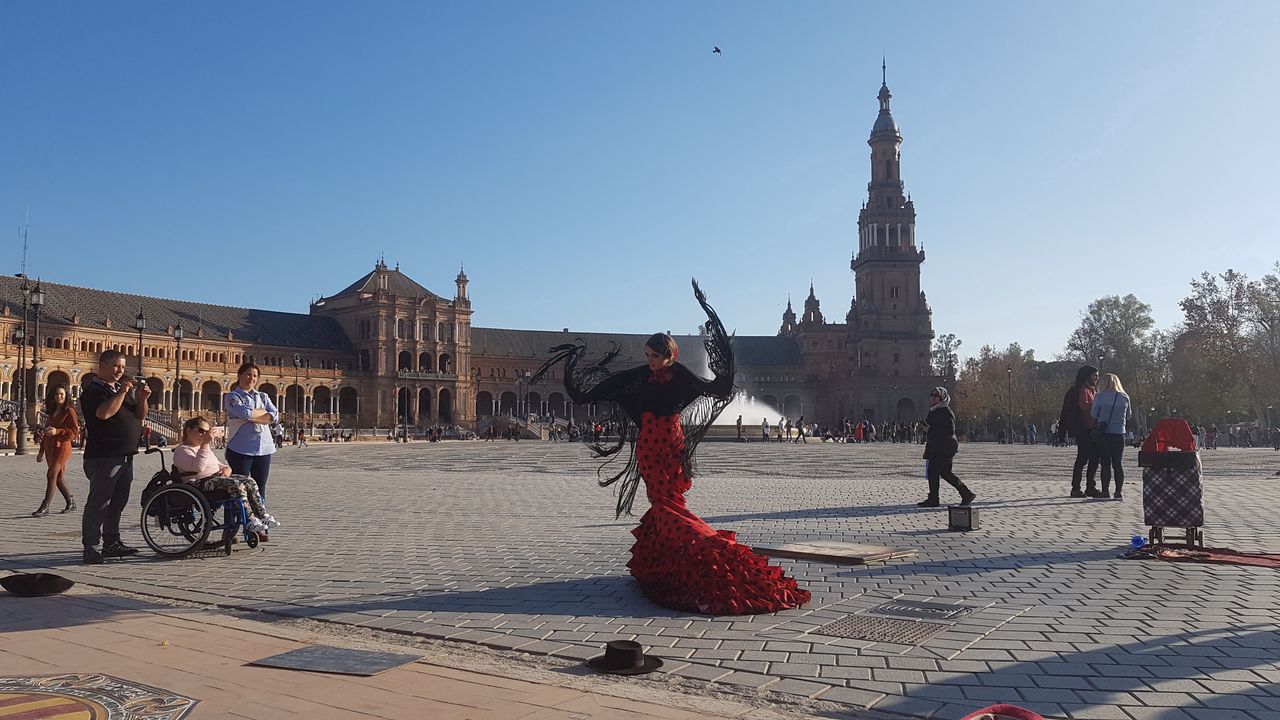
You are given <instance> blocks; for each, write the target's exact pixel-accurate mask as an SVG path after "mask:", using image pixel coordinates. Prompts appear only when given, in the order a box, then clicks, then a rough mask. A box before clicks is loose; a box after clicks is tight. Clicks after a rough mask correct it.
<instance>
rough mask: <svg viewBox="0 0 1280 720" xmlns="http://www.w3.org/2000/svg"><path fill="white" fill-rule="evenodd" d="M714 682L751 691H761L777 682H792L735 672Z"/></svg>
mask: <svg viewBox="0 0 1280 720" xmlns="http://www.w3.org/2000/svg"><path fill="white" fill-rule="evenodd" d="M716 682H721V683H724V684H725V685H737V686H740V687H746V688H751V689H752V690H761V689H763V688H764V687H765V686H766V685H775V686H776V684H777V683H779V682H794V681H786V680H783V681H779V680H778V678H776V677H770V676H768V675H762V674H760V673H752V672H742V671H735V672H731V673H729V674H728V675H725V676H723V677H720V678H717V679H716Z"/></svg>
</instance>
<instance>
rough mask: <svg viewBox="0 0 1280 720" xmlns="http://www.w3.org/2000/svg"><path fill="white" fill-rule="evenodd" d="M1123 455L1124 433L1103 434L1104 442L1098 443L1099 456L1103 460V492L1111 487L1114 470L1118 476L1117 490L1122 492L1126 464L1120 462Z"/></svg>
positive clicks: (1116, 476)
mask: <svg viewBox="0 0 1280 720" xmlns="http://www.w3.org/2000/svg"><path fill="white" fill-rule="evenodd" d="M1123 455H1124V436H1123V435H1115V434H1107V435H1103V436H1102V442H1100V443H1098V456H1099V459H1100V460H1101V462H1102V492H1104V493H1105V492H1107V491H1108V490H1109V488H1110V487H1111V475H1112V473H1113V472H1114V473H1115V478H1116V492H1120V486H1121V485H1124V466H1123V465H1122V464H1121V462H1120V459H1121V457H1122V456H1123Z"/></svg>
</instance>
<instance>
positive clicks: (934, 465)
mask: <svg viewBox="0 0 1280 720" xmlns="http://www.w3.org/2000/svg"><path fill="white" fill-rule="evenodd" d="M924 423H925V426H926V427H927V428H928V430H927V435H926V436H925V441H924V459H925V465H924V467H925V471H924V472H925V476H926V477H927V478H928V479H929V497H927V498H925V499H924V501H923V502H919V503H916V504H917V505H918V506H920V507H938V506H939V505H941V504H942V502H941V501H940V499H939V497H938V490H939V488H940V487H941V486H942V483H941V482H940V481H941V480H946V481H947V483H948V484H949V485H951V487H953V488H955V489H956V492H958V493H960V504H961V505H968V504H969V503H971V502H973V499H974V498H975V497H977V495H975V494H974V493H973V491H971V490H970V489H969V488H968V487H966V486H965V484H964V483H963V482H961V481H960V478H959V477H957V476H956V474H955V472H953V471H952V470H951V463H952V461H954V460H955V457H956V453H958V452H960V441H959V440H957V439H956V415H955V413H954V412H952V411H951V394H950V393H948V392H947V389H946V388H944V387H936V388H934V389H932V390H930V391H929V415H928V416H927V417H926V418H925V419H924Z"/></svg>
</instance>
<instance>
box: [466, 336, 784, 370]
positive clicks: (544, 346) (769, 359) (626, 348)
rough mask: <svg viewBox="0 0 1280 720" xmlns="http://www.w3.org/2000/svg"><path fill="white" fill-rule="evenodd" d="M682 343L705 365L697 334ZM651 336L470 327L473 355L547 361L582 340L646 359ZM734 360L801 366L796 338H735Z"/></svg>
mask: <svg viewBox="0 0 1280 720" xmlns="http://www.w3.org/2000/svg"><path fill="white" fill-rule="evenodd" d="M674 337H675V339H676V344H677V345H679V346H680V360H681V362H683V363H685V364H686V365H690V366H691V367H698V366H701V365H705V364H706V356H707V354H706V350H705V349H704V348H703V346H702V338H700V337H698V336H697V335H676V336H674ZM648 339H649V336H648V335H633V334H624V333H582V332H571V331H555V330H508V329H502V328H482V327H473V328H471V353H472V356H473V357H475V356H489V357H513V358H529V359H532V360H544V359H546V358H547V357H548V351H549V350H550V349H551V348H552V347H553V346H555V345H562V344H565V343H573V342H577V341H579V340H581V341H582V342H583V343H585V344H586V346H587V350H588V352H590V353H592V354H593V355H602V354H604V353H605V352H607V351H608V350H609V349H610V348H611V347H612V344H613V343H617V344H618V346H619V347H620V348H621V349H622V354H621V355H619V356H618V362H619V363H627V362H634V363H641V362H644V350H643V348H644V342H645V340H648ZM733 348H734V353H735V356H736V357H735V359H736V360H737V363H738V365H739V366H760V365H800V364H801V360H800V348H799V347H798V346H797V345H796V341H795V338H791V337H777V336H753V335H742V336H737V337H735V338H734V340H733Z"/></svg>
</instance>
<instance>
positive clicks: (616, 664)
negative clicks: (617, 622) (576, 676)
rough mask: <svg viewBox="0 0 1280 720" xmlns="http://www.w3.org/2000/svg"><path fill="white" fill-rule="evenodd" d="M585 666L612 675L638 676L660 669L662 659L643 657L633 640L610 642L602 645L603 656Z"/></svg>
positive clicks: (591, 660)
mask: <svg viewBox="0 0 1280 720" xmlns="http://www.w3.org/2000/svg"><path fill="white" fill-rule="evenodd" d="M587 664H588V665H590V666H591V667H593V668H595V669H596V670H599V671H600V672H604V673H611V674H613V675H640V674H642V673H647V672H653V671H654V670H657V669H658V668H660V667H662V659H661V658H656V657H653V656H652V655H645V654H644V648H643V647H641V646H640V643H638V642H636V641H634V640H610V641H609V642H607V643H605V644H604V654H603V655H597V656H596V657H593V658H591V659H590V660H588V661H587Z"/></svg>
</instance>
